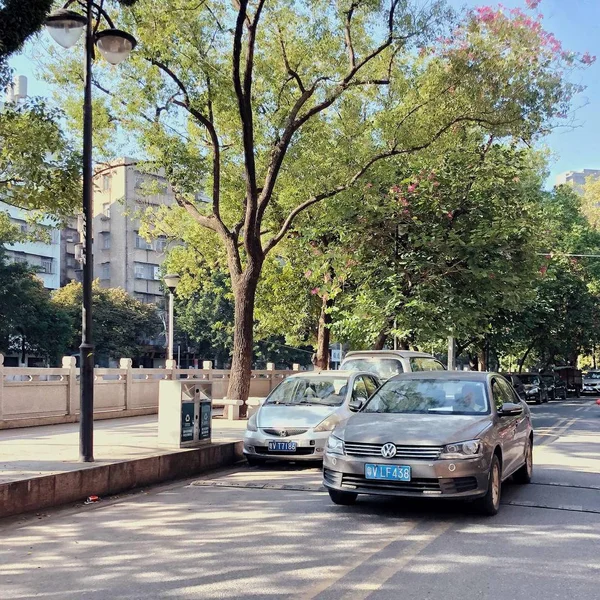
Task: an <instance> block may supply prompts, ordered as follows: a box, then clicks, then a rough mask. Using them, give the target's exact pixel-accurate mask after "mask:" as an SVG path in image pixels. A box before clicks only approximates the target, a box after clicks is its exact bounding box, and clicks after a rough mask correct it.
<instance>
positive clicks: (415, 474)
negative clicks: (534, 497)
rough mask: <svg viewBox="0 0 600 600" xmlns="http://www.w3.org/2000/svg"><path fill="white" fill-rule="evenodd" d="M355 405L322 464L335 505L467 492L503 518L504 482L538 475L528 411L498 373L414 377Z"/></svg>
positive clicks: (482, 508)
mask: <svg viewBox="0 0 600 600" xmlns="http://www.w3.org/2000/svg"><path fill="white" fill-rule="evenodd" d="M359 404H362V405H361V406H359ZM353 408H355V409H358V410H359V412H358V413H356V414H354V415H353V416H352V417H350V419H349V420H348V421H346V422H345V423H342V424H340V425H339V426H338V427H336V428H335V429H334V430H333V432H332V434H331V436H330V437H329V440H328V441H327V450H326V453H325V457H324V460H323V479H324V484H325V486H326V487H327V489H328V491H329V495H330V497H331V499H332V501H333V502H335V503H336V504H345V505H347V504H352V503H354V502H355V501H356V498H357V496H358V494H380V495H393V496H412V497H431V498H463V499H469V500H474V501H475V503H476V504H477V506H478V509H479V510H480V511H481V512H483V513H484V514H488V515H495V514H496V513H497V512H498V508H499V506H500V496H501V489H502V482H503V481H505V480H506V479H508V478H509V477H511V476H512V477H513V479H514V480H516V481H517V482H519V483H529V481H530V480H531V474H532V470H533V454H532V449H533V429H532V426H531V415H530V412H529V408H528V406H527V404H526V403H525V402H523V401H522V400H521V399H520V398H519V396H518V395H517V393H516V392H515V391H514V389H513V388H512V386H511V385H510V384H509V383H508V381H507V380H506V379H505V378H504V377H502V376H501V375H499V374H497V373H477V372H475V373H474V372H457V371H437V372H429V373H406V374H403V375H398V376H397V377H394V378H392V379H390V380H388V381H387V382H386V383H384V384H383V385H382V386H381V387H380V388H379V390H377V392H376V393H375V394H374V395H373V396H372V397H371V398H370V399H369V400H368V402H366V403H361V402H359V401H356V402H355V403H354V406H353Z"/></svg>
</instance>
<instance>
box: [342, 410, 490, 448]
mask: <svg viewBox="0 0 600 600" xmlns="http://www.w3.org/2000/svg"><path fill="white" fill-rule="evenodd" d="M491 419H492V417H491V415H481V416H479V415H477V416H469V415H421V414H379V413H359V414H357V415H353V416H352V417H350V419H349V420H348V421H347V422H346V423H345V425H341V426H338V428H337V429H336V430H335V432H334V433H335V435H336V436H338V437H342V438H343V439H344V440H345V441H347V442H363V443H373V444H385V443H386V442H393V443H395V444H398V445H411V446H412V445H415V446H443V445H444V444H451V443H452V442H461V441H466V440H470V439H473V438H476V437H477V436H478V435H479V434H480V433H481V432H482V431H483V430H484V429H485V428H486V427H488V426H489V425H490V423H491Z"/></svg>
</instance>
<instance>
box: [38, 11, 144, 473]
mask: <svg viewBox="0 0 600 600" xmlns="http://www.w3.org/2000/svg"><path fill="white" fill-rule="evenodd" d="M74 3H75V2H74V0H69V2H67V3H66V4H65V6H64V8H62V9H60V10H57V11H56V12H54V13H52V14H51V15H50V16H49V17H48V19H47V20H46V27H47V29H48V32H49V33H50V35H51V36H52V38H53V39H54V40H55V41H56V42H57V43H58V44H59V45H61V46H62V47H63V48H71V47H72V46H74V45H75V44H76V43H77V40H79V38H80V37H81V34H82V33H83V31H84V30H85V70H84V93H83V161H82V163H83V164H82V166H83V228H82V236H83V247H82V256H81V262H82V271H83V279H82V285H83V301H82V311H81V312H82V319H81V321H82V323H81V346H80V347H79V350H80V361H79V366H80V373H81V376H80V389H81V396H80V397H81V404H80V419H79V460H80V461H82V462H93V460H94V344H93V339H92V281H93V278H94V264H93V254H92V239H93V237H92V218H93V209H92V204H93V187H92V186H93V173H92V62H93V60H94V58H95V52H94V45H96V46H97V48H98V50H99V51H100V54H102V56H104V58H105V59H106V60H107V61H108V62H109V63H111V64H113V65H116V64H118V63H120V62H121V61H123V60H125V59H126V58H127V57H128V56H129V54H130V53H131V51H132V50H133V49H134V48H135V46H136V41H135V38H134V37H132V36H131V35H129V34H128V33H125V32H124V31H120V30H118V29H115V27H114V25H113V22H112V21H111V19H110V17H109V16H108V14H107V13H106V11H105V10H104V9H103V8H102V2H100V3H96V2H94V1H93V0H78V2H77V4H79V5H80V6H82V7H83V8H84V14H80V13H77V12H75V11H73V10H69V6H70V5H71V4H74ZM128 3H129V4H131V3H132V2H128ZM103 19H104V21H106V23H107V24H108V27H109V29H105V30H103V31H99V32H98V31H97V29H98V26H99V25H100V22H101V21H102V20H103Z"/></svg>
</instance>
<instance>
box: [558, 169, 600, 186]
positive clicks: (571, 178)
mask: <svg viewBox="0 0 600 600" xmlns="http://www.w3.org/2000/svg"><path fill="white" fill-rule="evenodd" d="M599 176H600V169H583V170H581V171H565V172H564V173H561V174H560V175H557V177H556V185H565V184H566V185H572V186H573V187H575V188H576V189H580V188H582V187H583V186H584V185H585V182H586V180H587V179H588V178H595V177H599Z"/></svg>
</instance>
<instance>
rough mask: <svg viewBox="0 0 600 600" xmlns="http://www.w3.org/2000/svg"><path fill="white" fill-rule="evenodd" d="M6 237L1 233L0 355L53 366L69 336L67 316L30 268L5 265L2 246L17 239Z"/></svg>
mask: <svg viewBox="0 0 600 600" xmlns="http://www.w3.org/2000/svg"><path fill="white" fill-rule="evenodd" d="M1 229H2V228H1V226H0V230H1ZM5 233H6V232H5ZM5 233H4V234H3V233H0V352H4V353H9V352H18V353H19V354H20V356H21V361H22V362H25V359H26V355H27V354H33V355H34V356H38V357H42V358H46V359H47V360H48V361H49V362H54V363H55V362H57V361H58V360H59V358H60V356H62V355H63V353H64V351H65V349H66V347H67V344H68V341H69V339H70V336H71V335H72V331H71V328H70V322H69V319H68V315H67V314H66V313H65V311H63V310H61V309H60V308H59V307H57V306H55V305H53V304H52V302H51V298H50V292H49V291H48V290H46V289H45V288H44V286H43V284H42V282H41V281H40V280H39V278H38V277H36V276H35V273H34V271H33V270H32V269H31V268H30V267H28V266H26V265H24V264H20V263H15V264H8V263H7V261H6V257H5V252H4V248H3V246H2V243H6V242H14V241H17V240H18V239H19V235H18V233H17V232H16V231H14V230H9V231H8V235H5Z"/></svg>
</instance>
